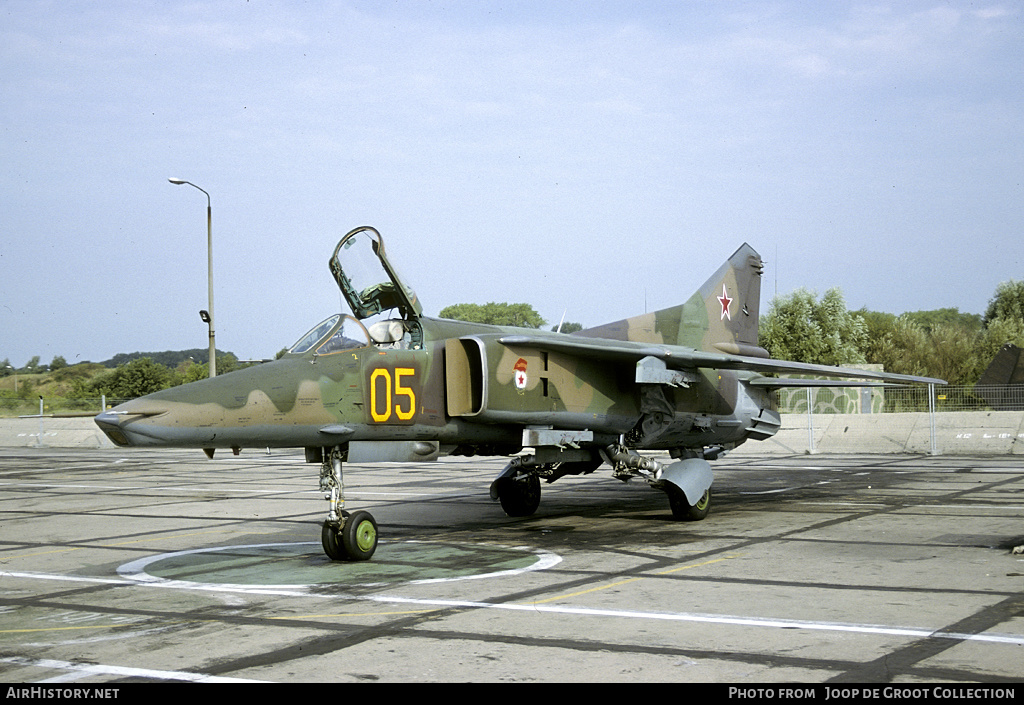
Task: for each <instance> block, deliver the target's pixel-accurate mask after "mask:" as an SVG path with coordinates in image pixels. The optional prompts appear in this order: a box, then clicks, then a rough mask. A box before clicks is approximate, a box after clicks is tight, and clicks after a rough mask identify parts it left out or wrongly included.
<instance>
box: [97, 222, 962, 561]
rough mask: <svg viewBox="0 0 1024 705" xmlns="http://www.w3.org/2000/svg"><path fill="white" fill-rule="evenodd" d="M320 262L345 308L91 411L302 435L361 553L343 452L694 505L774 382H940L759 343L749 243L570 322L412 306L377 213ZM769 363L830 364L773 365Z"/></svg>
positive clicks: (699, 512) (120, 426)
mask: <svg viewBox="0 0 1024 705" xmlns="http://www.w3.org/2000/svg"><path fill="white" fill-rule="evenodd" d="M329 267H330V271H331V273H332V274H333V276H334V279H335V281H336V282H337V283H338V286H339V287H341V291H342V293H343V294H344V296H345V299H346V301H347V302H348V304H349V306H350V307H351V309H352V315H347V314H338V315H335V316H332V317H330V318H328V319H327V320H326V321H323V322H322V323H320V324H318V325H317V326H315V327H314V328H313V329H311V330H310V331H309V332H308V333H306V334H305V335H304V336H302V338H300V339H299V341H298V342H297V343H295V344H294V345H293V346H292V347H291V348H290V349H289V350H288V352H287V354H285V355H284V356H283V357H281V359H279V360H276V361H273V362H269V363H265V364H262V365H259V366H257V367H251V368H248V369H244V370H239V371H237V372H233V373H231V374H228V375H223V376H219V377H214V378H212V379H207V380H202V381H199V382H194V383H192V384H188V385H184V386H181V387H175V388H171V389H166V390H164V391H160V392H157V393H155V394H150V395H148V396H145V397H141V398H139V399H135V400H132V401H129V402H127V403H124V404H121V405H120V406H117V407H115V408H114V409H112V410H110V411H105V412H103V413H101V414H99V415H98V416H97V417H96V423H97V424H98V425H99V427H100V428H101V429H102V430H103V431H104V432H105V433H106V434H107V436H109V437H110V439H111V440H112V441H113V442H114V443H115V444H117V445H119V446H173V447H191V448H201V449H203V450H205V451H206V453H207V455H208V456H209V457H211V458H212V457H213V453H214V451H215V450H216V449H218V448H230V449H232V450H233V451H234V452H235V453H236V454H237V453H238V452H239V450H240V449H241V448H242V447H258V448H264V447H301V448H304V449H305V453H306V460H307V461H308V462H314V463H320V466H321V467H320V487H321V489H322V490H323V491H324V493H325V497H326V499H327V500H328V502H329V510H328V514H327V517H326V519H325V521H324V524H323V529H322V532H321V539H322V544H323V548H324V551H325V553H326V554H327V555H328V556H329V557H330V558H331V559H334V560H366V559H369V558H370V557H371V556H372V555H373V553H374V551H375V550H376V547H377V534H378V527H377V523H376V521H375V520H374V518H373V517H372V516H371V515H370V514H369V513H368V512H366V511H355V512H353V513H351V514H350V513H349V512H347V511H346V510H345V500H344V485H343V465H344V464H345V463H354V462H380V461H415V462H420V461H429V460H433V459H436V458H437V457H438V456H439V455H441V454H455V455H502V456H510V457H511V461H510V462H509V463H508V465H507V466H506V467H505V469H504V470H503V471H502V472H501V473H500V474H499V475H498V477H497V478H495V480H494V482H493V483H492V484H491V488H490V492H491V497H492V499H496V500H498V501H499V502H500V503H501V507H502V509H504V511H505V513H506V514H508V515H509V516H514V517H520V516H528V515H531V514H533V513H534V512H535V511H536V509H537V507H538V505H539V502H540V495H541V480H544V481H546V482H549V483H550V482H554V481H556V480H558V479H559V478H562V477H564V476H566V475H585V474H589V473H592V472H594V471H595V470H597V469H598V468H599V467H600V466H602V465H605V464H607V465H608V466H610V468H611V471H612V474H613V475H614V477H616V478H619V479H621V480H629V479H634V478H639V479H640V480H642V481H645V482H647V483H648V484H649V485H650V486H651V487H654V488H656V489H659V490H662V491H664V492H665V493H666V494H667V495H668V502H669V506H670V508H671V511H672V514H673V515H674V516H675V517H677V518H679V519H684V520H699V519H703V518H704V517H705V516H707V513H708V509H709V506H710V501H711V493H710V488H711V484H712V470H711V465H710V463H709V462H708V461H709V460H714V459H715V458H717V457H718V456H719V455H721V454H722V453H724V452H726V451H728V450H730V449H732V448H735V447H736V446H738V445H740V444H741V443H744V442H745V441H747V440H749V439H754V440H764V439H767V438H770V437H771V436H772V435H773V434H775V433H776V432H777V431H778V429H779V425H780V416H779V413H778V410H777V406H776V402H775V399H774V395H773V394H772V391H773V390H774V389H777V388H779V387H784V386H810V385H814V386H820V385H824V384H830V383H832V384H836V385H837V386H838V385H849V384H851V382H849V381H844V380H843V379H842V378H847V379H851V380H860V381H859V382H853V384H858V383H860V384H870V383H876V384H877V383H880V382H889V383H892V382H896V383H936V384H941V383H943V382H942V381H941V380H936V379H930V378H924V377H911V376H905V375H896V374H887V373H883V372H870V371H864V370H857V369H850V368H840V367H828V366H822V365H809V364H802V363H797V362H787V361H782V360H773V359H770V358H769V356H768V353H767V352H766V351H765V350H764V349H763V348H761V347H759V346H758V340H757V332H758V313H759V303H760V291H761V286H760V285H761V272H762V269H763V264H762V261H761V258H760V256H759V255H758V254H757V252H755V251H754V250H753V249H752V248H751V247H750V246H749V245H746V244H744V245H743V246H742V247H740V248H739V249H738V250H737V251H736V252H735V253H734V254H733V255H732V256H731V257H730V258H729V259H728V261H727V262H725V264H723V265H722V266H721V268H719V270H718V271H717V272H715V273H714V274H713V275H712V276H711V278H710V279H708V281H707V282H706V283H705V284H704V285H703V286H702V287H701V288H700V289H699V290H698V291H697V292H696V293H695V294H693V296H691V297H690V298H689V299H688V300H687V301H686V302H685V303H683V304H681V305H679V306H675V307H673V308H669V309H665V310H662V311H657V312H655V313H650V314H645V315H642V316H637V317H635V318H630V319H627V320H623V321H619V322H616V323H610V324H608V325H603V326H600V327H598V328H591V329H589V330H584V331H580V332H578V333H575V334H571V335H567V334H562V333H557V332H547V331H540V330H535V329H522V328H508V327H499V326H492V325H482V324H475V323H466V322H463V321H453V320H445V319H439V318H431V317H428V316H424V315H423V308H422V306H421V304H420V302H419V300H418V299H417V297H416V294H415V293H414V291H413V290H412V289H411V288H409V286H408V285H407V284H406V283H405V281H404V280H403V279H401V278H400V277H399V275H398V272H397V271H396V270H395V267H394V266H393V265H392V264H391V262H390V261H389V260H388V258H387V256H386V254H385V250H384V241H383V239H382V238H381V235H380V233H378V232H377V231H376V230H375V229H374V228H371V227H365V226H364V227H359V228H356V229H355V230H352V231H351V232H349V233H347V234H346V235H345V236H344V237H343V238H342V239H341V241H340V242H339V243H338V245H337V247H335V249H334V253H333V255H332V256H331V258H330V260H329ZM778 373H791V374H794V373H795V374H801V375H819V376H826V377H829V378H839V379H831V380H821V379H817V380H809V379H796V378H790V379H784V378H779V377H774V376H769V375H774V374H778ZM865 380H868V381H865ZM871 380H873V382H871ZM524 451H526V452H524ZM641 451H668V452H669V457H671V458H672V462H664V461H663V460H659V459H656V458H654V457H650V456H649V455H642V454H641ZM662 457H663V456H662Z"/></svg>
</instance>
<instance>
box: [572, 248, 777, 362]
mask: <svg viewBox="0 0 1024 705" xmlns="http://www.w3.org/2000/svg"><path fill="white" fill-rule="evenodd" d="M763 269H764V263H763V262H762V261H761V256H760V255H759V254H757V252H755V251H754V248H752V247H751V246H750V245H747V244H746V243H744V244H743V246H742V247H740V248H739V249H738V250H736V252H734V253H733V255H732V257H730V258H729V259H728V260H727V261H726V262H725V264H723V265H722V266H721V267H719V268H718V271H717V272H715V273H714V274H712V275H711V278H710V279H708V280H707V281H706V282H704V285H703V286H702V287H701V288H700V289H698V290H697V292H696V293H695V294H694V295H693V296H691V297H690V298H689V299H688V300H687V302H686V303H684V304H682V305H680V306H673V307H672V308H666V309H663V310H661V311H655V312H654V313H647V314H644V315H642V316H635V317H633V318H627V319H625V320H622V321H616V322H615V323H608V324H606V325H603V326H598V327H596V328H588V329H587V330H583V331H579V332H578V333H574V335H580V336H585V337H588V338H610V339H612V340H629V341H634V342H642V343H655V344H662V345H681V346H684V347H689V348H695V349H697V350H706V351H709V352H724V353H730V354H733V355H748V356H752V357H768V353H767V352H766V351H765V350H764V348H761V347H760V346H758V344H757V332H758V315H759V313H760V307H761V272H762V271H763Z"/></svg>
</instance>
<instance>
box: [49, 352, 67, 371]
mask: <svg viewBox="0 0 1024 705" xmlns="http://www.w3.org/2000/svg"><path fill="white" fill-rule="evenodd" d="M67 366H68V361H67V360H65V359H64V358H63V357H61V356H60V355H57V356H55V357H54V358H53V362H51V363H50V372H56V371H57V370H62V369H64V368H65V367H67Z"/></svg>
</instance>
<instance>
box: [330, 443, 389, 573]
mask: <svg viewBox="0 0 1024 705" xmlns="http://www.w3.org/2000/svg"><path fill="white" fill-rule="evenodd" d="M344 457H345V455H344V453H343V451H342V449H341V448H333V449H331V452H330V454H329V455H327V456H326V457H325V458H324V462H323V466H322V467H321V468H320V489H321V490H323V491H324V492H325V493H326V497H327V501H328V502H330V511H328V512H327V519H326V520H325V521H324V525H323V529H321V531H320V543H321V544H322V545H323V547H324V553H326V554H327V557H328V558H330V559H331V560H332V561H367V560H369V559H370V557H371V556H373V552H374V551H376V550H377V522H376V521H375V520H374V518H373V515H371V514H370V513H369V512H366V511H358V512H353V513H351V514H350V513H349V512H346V511H345V510H344V506H345V492H344V488H345V485H344V481H343V478H342V459H343V458H344Z"/></svg>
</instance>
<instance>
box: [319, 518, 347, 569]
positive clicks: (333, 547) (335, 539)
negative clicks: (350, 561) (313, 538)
mask: <svg viewBox="0 0 1024 705" xmlns="http://www.w3.org/2000/svg"><path fill="white" fill-rule="evenodd" d="M320 543H321V544H322V545H323V547H324V553H326V554H327V557H328V558H330V559H331V560H332V561H343V560H346V558H347V556H346V555H345V549H344V548H343V547H342V545H341V539H340V537H339V536H338V529H337V527H335V526H331V525H330V524H329V523H328V522H326V521H325V522H324V527H323V529H321V531H320Z"/></svg>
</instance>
